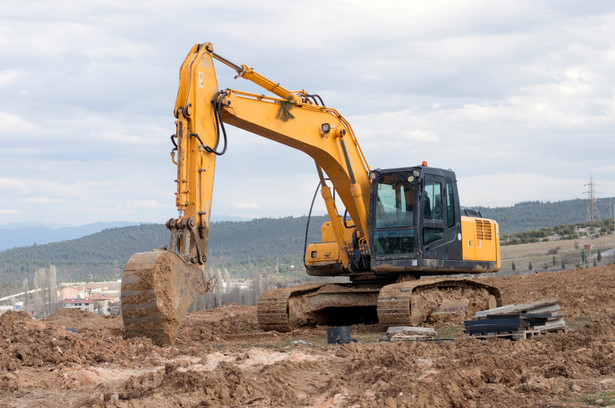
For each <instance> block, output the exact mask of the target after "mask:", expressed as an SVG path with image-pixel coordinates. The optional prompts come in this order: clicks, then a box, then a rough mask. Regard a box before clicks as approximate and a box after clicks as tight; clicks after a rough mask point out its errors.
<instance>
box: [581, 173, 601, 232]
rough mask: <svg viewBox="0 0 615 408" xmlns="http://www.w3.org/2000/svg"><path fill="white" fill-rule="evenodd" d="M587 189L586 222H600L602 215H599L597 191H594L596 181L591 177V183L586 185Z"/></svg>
mask: <svg viewBox="0 0 615 408" xmlns="http://www.w3.org/2000/svg"><path fill="white" fill-rule="evenodd" d="M585 186H586V187H587V191H585V194H587V212H586V214H585V221H586V222H594V221H600V214H599V213H598V204H596V190H595V189H594V179H593V177H592V176H591V175H590V176H589V183H588V184H585Z"/></svg>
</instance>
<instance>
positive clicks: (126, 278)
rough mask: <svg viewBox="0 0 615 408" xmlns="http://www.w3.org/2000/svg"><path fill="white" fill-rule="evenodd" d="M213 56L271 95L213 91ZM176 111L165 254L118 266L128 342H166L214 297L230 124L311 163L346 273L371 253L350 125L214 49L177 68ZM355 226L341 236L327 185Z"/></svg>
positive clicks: (200, 50)
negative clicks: (212, 228) (220, 175)
mask: <svg viewBox="0 0 615 408" xmlns="http://www.w3.org/2000/svg"><path fill="white" fill-rule="evenodd" d="M214 59H216V60H218V61H220V62H222V63H224V64H225V65H228V66H230V67H231V68H233V69H234V70H235V71H236V72H237V77H242V78H244V79H247V80H250V81H252V82H254V83H255V84H257V85H259V86H261V87H262V88H263V89H265V90H267V91H270V92H272V93H273V94H274V95H275V96H265V95H258V94H251V93H246V92H241V91H235V90H230V89H226V90H222V91H220V90H219V88H218V80H217V76H216V72H215V68H214ZM179 82H180V83H179V91H178V95H177V102H176V104H175V109H174V114H175V117H176V119H177V120H176V133H175V135H173V136H172V137H171V139H172V142H173V144H174V146H175V148H174V150H173V152H172V157H173V161H174V163H176V164H177V180H176V181H177V192H176V206H177V209H178V212H179V216H178V218H176V219H171V220H169V221H168V222H167V227H168V228H169V229H170V230H171V243H170V248H169V250H167V251H154V252H151V253H139V254H135V255H133V257H131V258H130V260H129V261H128V262H127V264H126V266H125V268H124V275H123V280H122V316H123V319H124V326H125V330H126V334H127V335H128V336H141V335H146V336H148V337H151V338H152V339H153V340H154V342H156V343H158V344H172V343H173V342H174V340H175V337H176V335H177V329H178V327H179V324H180V322H181V320H182V319H183V316H184V315H185V313H186V312H187V310H188V308H189V306H190V304H191V303H192V301H193V300H194V299H195V298H196V297H197V296H198V295H199V294H201V293H206V292H207V291H209V290H211V286H212V283H213V282H210V281H208V280H207V277H206V274H205V265H206V262H207V241H208V236H209V225H210V214H211V203H212V194H213V183H214V175H215V164H216V158H217V156H220V155H222V154H224V152H225V151H226V131H225V129H224V124H225V123H226V124H230V125H233V126H236V127H238V128H241V129H244V130H246V131H249V132H251V133H254V134H257V135H260V136H262V137H265V138H268V139H270V140H273V141H276V142H278V143H282V144H284V145H287V146H289V147H292V148H294V149H297V150H300V151H302V152H305V153H306V154H308V155H309V156H311V157H312V158H313V159H314V161H315V163H316V168H317V171H318V174H319V177H320V182H321V193H322V196H323V199H324V201H325V204H326V207H327V212H328V215H329V219H330V222H331V229H332V231H333V235H334V238H335V243H336V245H337V248H338V250H337V251H336V252H337V254H338V256H339V259H336V260H334V261H335V262H337V263H339V264H340V265H341V266H342V268H343V269H345V270H350V269H351V268H352V267H351V261H352V256H353V253H355V254H356V253H357V251H356V249H357V247H359V248H358V249H359V250H362V252H363V253H367V252H368V231H369V228H368V209H369V200H370V184H371V181H370V179H369V171H370V170H369V167H368V165H367V162H366V160H365V157H364V155H363V153H362V151H361V148H360V146H359V144H358V142H357V139H356V137H355V135H354V133H353V131H352V128H351V126H350V124H349V123H348V121H347V120H346V119H344V117H343V116H342V115H340V114H339V112H337V111H336V110H335V109H332V108H328V107H325V106H323V104H322V103H321V104H318V103H317V102H318V100H319V98H317V97H315V96H312V95H309V94H307V93H306V92H304V91H297V92H291V91H288V90H287V89H285V88H283V87H282V86H280V85H279V84H278V83H275V82H273V81H271V80H269V79H267V78H265V77H263V76H262V75H260V74H258V73H256V72H255V71H254V70H253V69H252V68H250V67H248V66H246V65H241V66H239V65H235V64H233V63H231V62H230V61H228V60H226V59H224V58H222V57H220V56H218V55H217V54H215V53H214V52H213V46H212V45H211V43H207V44H199V45H195V46H194V47H193V48H192V50H191V51H190V53H189V54H188V56H187V57H186V60H185V61H184V63H183V64H182V67H181V70H180V77H179ZM325 175H326V176H327V178H328V179H329V180H330V182H331V184H332V186H333V188H334V189H335V191H336V192H337V194H338V196H339V199H340V200H341V202H342V203H343V205H344V206H345V208H346V210H347V211H348V213H349V215H350V217H351V218H352V220H353V222H354V224H355V226H354V227H352V229H353V231H352V233H350V234H349V233H348V231H346V230H347V228H346V227H345V226H344V225H343V223H342V221H341V217H340V214H339V211H338V209H337V206H336V203H335V199H334V197H333V194H332V191H331V188H330V187H329V186H328V185H327V182H326V178H325Z"/></svg>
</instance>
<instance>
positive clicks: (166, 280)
mask: <svg viewBox="0 0 615 408" xmlns="http://www.w3.org/2000/svg"><path fill="white" fill-rule="evenodd" d="M209 290H211V285H210V283H209V282H208V281H207V279H206V276H205V265H195V264H191V263H187V262H185V261H184V260H183V259H182V258H181V257H180V256H179V255H178V254H176V253H175V252H171V251H153V252H139V253H136V254H134V255H133V256H132V257H130V259H129V260H128V262H127V263H126V266H125V267H124V272H123V274H122V295H121V301H122V319H123V320H124V331H125V336H126V337H139V336H145V337H149V338H151V339H152V341H153V342H154V344H157V345H159V346H163V345H173V344H175V339H176V338H177V331H178V329H179V325H180V323H181V321H182V319H183V318H184V316H185V314H186V312H187V311H188V308H189V307H190V305H191V304H192V302H193V301H194V300H195V299H196V298H197V297H198V296H199V295H201V294H204V293H206V292H208V291H209Z"/></svg>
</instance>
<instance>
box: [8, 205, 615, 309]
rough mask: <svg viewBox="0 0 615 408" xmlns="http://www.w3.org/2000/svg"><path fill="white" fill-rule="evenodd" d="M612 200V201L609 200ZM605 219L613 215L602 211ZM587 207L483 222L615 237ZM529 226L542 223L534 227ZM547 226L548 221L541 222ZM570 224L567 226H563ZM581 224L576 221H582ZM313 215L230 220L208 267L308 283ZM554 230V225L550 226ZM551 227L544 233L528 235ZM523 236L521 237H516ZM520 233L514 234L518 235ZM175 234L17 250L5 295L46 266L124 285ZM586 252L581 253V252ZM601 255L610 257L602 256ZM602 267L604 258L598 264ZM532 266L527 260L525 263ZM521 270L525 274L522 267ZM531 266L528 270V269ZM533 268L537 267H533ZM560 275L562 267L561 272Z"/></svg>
mask: <svg viewBox="0 0 615 408" xmlns="http://www.w3.org/2000/svg"><path fill="white" fill-rule="evenodd" d="M604 201H606V200H604ZM602 202H603V201H602V200H598V204H599V209H600V212H601V214H609V212H608V209H606V208H605V209H603V208H602V204H601V203H602ZM585 205H586V202H585V201H583V200H571V201H564V202H559V203H540V202H527V203H520V204H517V205H515V206H513V207H509V208H495V209H489V208H480V210H481V212H482V214H483V216H485V217H491V218H494V219H496V220H497V221H498V222H500V231H501V234H508V235H503V236H502V244H503V245H509V244H519V243H527V242H538V241H543V240H547V239H556V238H557V239H578V238H580V237H581V236H594V237H597V236H600V235H604V234H609V233H612V232H613V220H612V219H608V220H604V221H601V222H597V223H581V222H577V223H576V224H572V225H562V224H565V220H568V219H570V218H571V217H572V215H571V213H572V212H574V213H575V214H576V215H575V218H579V217H580V218H581V219H582V218H583V217H584V215H585ZM529 220H534V222H535V223H534V224H532V223H531V222H530V221H529ZM538 220H540V222H539V221H538ZM325 221H327V217H324V216H318V217H312V221H311V225H310V231H309V236H308V243H310V242H317V241H319V240H320V228H321V226H322V224H323V222H325ZM562 221H564V222H562ZM575 222H576V221H575ZM306 223H307V217H286V218H261V219H256V220H252V221H247V222H237V221H225V222H214V223H212V225H211V233H210V241H209V249H208V264H207V265H208V267H210V268H220V269H227V270H228V271H229V272H230V274H231V275H232V277H233V278H249V277H253V276H258V275H261V274H264V273H278V274H281V277H283V278H284V279H285V280H286V281H288V282H289V283H290V282H291V280H294V281H297V280H299V279H304V278H305V277H306V276H305V273H304V269H303V245H304V237H305V226H306ZM545 223H546V224H551V225H545ZM532 226H543V228H542V229H539V230H537V231H524V230H525V229H528V228H531V227H532ZM514 231H516V232H514ZM513 232H514V233H513ZM169 240H170V234H169V231H168V230H167V229H166V227H165V226H164V225H161V224H143V225H139V226H130V227H122V228H112V229H107V230H104V231H102V232H99V233H97V234H92V235H88V236H86V237H83V238H80V239H74V240H70V241H62V242H55V243H51V244H45V245H32V246H29V247H22V248H14V249H10V250H6V251H3V252H0V297H2V296H4V295H6V294H11V293H15V292H19V291H20V289H21V287H22V283H23V280H24V279H26V278H27V279H29V280H31V279H32V277H33V276H34V273H35V271H37V270H38V269H39V268H48V267H49V266H50V265H55V267H56V268H57V280H58V282H70V281H89V280H103V279H108V280H116V279H119V278H120V277H121V273H122V269H123V267H124V264H125V263H126V261H127V260H128V258H129V257H130V256H132V255H133V254H134V253H137V252H144V251H151V250H152V249H155V248H160V247H162V246H164V245H168V244H169ZM580 252H581V251H579V253H580ZM556 254H558V252H557V249H554V250H553V252H550V253H549V254H548V255H553V257H552V259H544V260H541V261H540V263H536V265H532V269H534V266H536V269H538V268H540V267H542V268H544V264H545V262H547V263H553V265H556V261H557V263H558V264H559V263H561V267H562V269H564V268H565V265H566V264H569V265H574V264H575V263H576V262H577V261H578V260H579V258H578V257H577V258H576V259H574V258H573V259H566V260H565V261H564V259H563V258H562V259H561V262H560V257H559V255H558V258H556V257H555V255H556ZM598 257H600V258H602V255H601V254H600V253H598ZM598 261H600V259H598ZM524 264H525V262H524ZM513 265H514V266H513V268H514V269H513V271H514V270H522V269H524V268H523V267H522V266H521V264H520V263H519V262H517V263H516V264H515V263H513ZM525 265H528V264H525ZM528 267H529V265H528ZM554 269H555V268H554Z"/></svg>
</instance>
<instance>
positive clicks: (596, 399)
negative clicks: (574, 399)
mask: <svg viewBox="0 0 615 408" xmlns="http://www.w3.org/2000/svg"><path fill="white" fill-rule="evenodd" d="M582 401H583V402H584V403H586V404H587V405H590V406H593V407H608V406H610V405H613V404H615V391H606V392H602V393H600V394H594V395H588V396H586V397H583V398H582Z"/></svg>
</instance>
